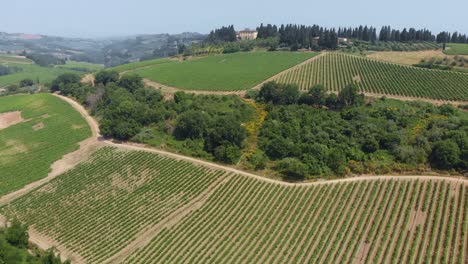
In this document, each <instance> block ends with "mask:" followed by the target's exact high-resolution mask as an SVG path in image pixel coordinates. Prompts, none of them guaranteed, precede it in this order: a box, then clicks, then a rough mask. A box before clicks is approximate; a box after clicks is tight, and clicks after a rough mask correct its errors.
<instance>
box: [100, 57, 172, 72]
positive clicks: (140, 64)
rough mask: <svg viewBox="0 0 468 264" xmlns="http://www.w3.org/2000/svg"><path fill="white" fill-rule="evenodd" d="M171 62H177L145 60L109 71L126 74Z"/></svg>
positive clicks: (170, 60)
mask: <svg viewBox="0 0 468 264" xmlns="http://www.w3.org/2000/svg"><path fill="white" fill-rule="evenodd" d="M169 62H176V61H175V60H172V59H168V58H163V59H155V60H145V61H139V62H133V63H128V64H122V65H119V66H115V67H112V68H109V69H108V70H112V71H118V72H126V71H131V70H135V69H138V68H142V67H148V66H152V65H158V64H163V63H169Z"/></svg>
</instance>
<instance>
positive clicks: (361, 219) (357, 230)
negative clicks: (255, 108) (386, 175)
mask: <svg viewBox="0 0 468 264" xmlns="http://www.w3.org/2000/svg"><path fill="white" fill-rule="evenodd" d="M467 220H468V188H467V186H466V184H465V185H463V184H459V183H455V182H451V183H448V182H445V181H429V180H414V181H413V180H375V181H358V182H352V183H343V184H323V185H318V186H314V187H286V186H279V185H275V184H271V183H265V182H261V181H257V180H254V179H248V178H245V177H236V178H235V179H232V180H230V181H229V182H228V183H227V184H225V185H224V186H222V187H221V188H219V189H218V190H217V191H216V192H215V193H214V194H213V195H212V197H211V198H210V199H209V201H208V202H207V204H206V205H205V206H204V207H203V208H202V209H200V210H199V211H197V212H196V213H194V214H192V215H191V216H190V217H188V218H186V219H185V220H184V221H182V222H180V223H179V224H177V225H175V226H173V227H171V228H167V229H163V230H161V232H160V233H159V234H158V235H157V236H156V237H155V238H154V239H153V240H152V242H151V243H150V244H148V245H147V246H146V247H144V248H141V249H140V250H139V251H137V252H136V253H135V254H133V255H132V256H130V257H129V258H128V259H127V260H126V262H127V263H169V262H171V263H172V262H173V263H234V262H235V263H238V262H243V263H352V262H353V263H384V262H385V263H422V262H427V263H429V262H431V263H460V264H461V263H464V262H465V260H466V254H467V253H466V252H467V249H468V245H467Z"/></svg>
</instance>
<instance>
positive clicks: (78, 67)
mask: <svg viewBox="0 0 468 264" xmlns="http://www.w3.org/2000/svg"><path fill="white" fill-rule="evenodd" d="M55 67H56V68H62V69H70V70H75V71H80V72H93V71H99V70H102V69H104V65H102V64H95V63H89V62H81V61H67V63H66V64H64V65H56V66H55Z"/></svg>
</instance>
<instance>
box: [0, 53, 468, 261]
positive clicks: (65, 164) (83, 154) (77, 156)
mask: <svg viewBox="0 0 468 264" xmlns="http://www.w3.org/2000/svg"><path fill="white" fill-rule="evenodd" d="M314 58H316V57H314ZM54 96H57V97H59V98H61V99H62V100H64V101H66V102H68V103H69V104H70V105H71V106H72V107H73V108H74V109H76V110H77V111H78V112H79V113H80V114H81V115H82V116H83V117H84V118H85V119H86V121H87V122H88V124H89V126H90V128H91V131H92V135H93V136H92V137H91V138H89V139H87V140H85V141H83V142H81V143H80V149H79V150H77V151H75V152H72V153H69V154H67V155H65V156H64V157H63V159H61V160H59V161H57V162H55V163H54V164H53V165H52V171H51V172H50V173H49V175H48V176H47V177H46V178H44V179H41V180H39V181H37V182H34V183H31V184H29V185H27V186H26V187H24V188H23V189H20V190H18V191H16V192H14V193H10V194H8V195H5V196H2V197H0V206H2V205H5V204H7V203H9V202H11V201H13V200H15V199H17V198H19V197H21V196H23V195H25V194H27V193H28V192H30V191H32V190H34V189H35V188H37V187H39V186H41V185H43V184H45V183H47V182H48V181H50V180H52V179H54V178H55V177H57V176H58V175H60V174H62V173H64V172H65V171H67V170H69V169H71V168H73V167H74V166H75V165H77V164H78V163H80V162H81V161H83V160H85V159H86V158H87V157H88V156H89V155H90V154H91V153H93V152H94V151H95V150H96V149H98V148H100V147H102V146H113V147H118V148H125V149H129V150H140V151H147V152H152V153H156V154H159V155H162V156H167V157H171V158H174V159H178V160H184V161H188V162H191V163H194V164H197V165H202V166H206V167H210V168H215V169H221V170H224V171H226V172H231V173H235V174H239V175H243V176H247V177H251V178H255V179H257V180H261V181H265V182H270V183H274V184H279V185H283V186H298V185H301V186H313V185H322V184H330V183H343V182H353V181H365V180H388V179H405V180H407V179H414V180H416V179H432V180H446V181H450V182H453V181H455V182H460V183H463V184H466V185H468V179H465V178H461V177H460V178H455V177H450V176H417V175H412V176H394V175H386V176H361V177H353V178H346V179H337V180H329V181H317V182H308V183H288V182H283V181H279V180H273V179H269V178H265V177H262V176H258V175H256V174H252V173H249V172H245V171H241V170H238V169H235V168H232V167H228V166H224V165H219V164H216V163H212V162H208V161H203V160H199V159H196V158H192V157H187V156H183V155H179V154H175V153H171V152H167V151H163V150H158V149H154V148H149V147H147V146H142V145H135V144H130V143H124V144H117V143H114V142H111V141H100V140H99V137H100V133H99V125H98V123H97V122H96V121H95V120H94V119H93V118H92V117H91V116H90V115H89V114H88V112H87V111H86V109H85V108H84V107H83V106H81V105H80V104H78V103H77V102H75V101H73V100H72V99H69V98H67V97H64V96H60V95H54ZM195 202H196V201H195ZM190 211H191V210H189V212H190ZM177 212H178V213H179V214H181V215H184V212H186V211H184V210H182V211H177ZM171 216H172V218H177V214H176V213H174V214H171ZM0 220H1V219H0ZM165 224H168V223H165ZM157 228H160V227H155V228H154V229H157ZM153 231H154V230H153ZM154 232H155V231H154ZM152 237H153V236H151V235H149V237H146V238H143V239H138V240H137V241H138V242H135V243H132V244H131V245H132V247H137V248H138V247H140V246H141V245H142V244H143V243H146V241H149V240H150V239H151V238H152ZM34 243H36V244H38V245H40V246H48V245H50V240H49V239H47V238H45V237H43V236H39V235H37V234H36V233H34ZM132 247H130V246H129V247H128V248H129V249H130V251H131V250H132V249H133V248H132ZM45 249H46V248H45ZM129 249H124V250H123V251H121V252H120V253H118V254H117V255H116V256H114V257H113V259H116V258H118V257H119V256H123V255H125V252H127V251H126V250H129ZM61 252H62V251H61ZM66 252H67V251H66V249H64V250H63V252H62V255H63V256H64V257H72V256H73V254H67V253H66ZM74 256H76V254H75V255H74ZM75 259H77V260H78V258H76V257H75Z"/></svg>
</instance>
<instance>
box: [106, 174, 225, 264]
mask: <svg viewBox="0 0 468 264" xmlns="http://www.w3.org/2000/svg"><path fill="white" fill-rule="evenodd" d="M228 179H229V176H226V175H225V176H223V177H220V178H219V179H218V180H216V181H215V182H213V183H212V184H211V185H210V186H208V187H207V189H206V190H205V191H203V192H202V193H201V194H200V195H199V196H197V197H195V198H193V199H192V200H191V201H190V202H189V203H188V204H186V205H184V206H182V207H181V208H179V209H177V210H176V211H174V212H173V213H171V214H170V215H168V216H167V217H166V218H164V219H163V220H162V221H160V222H159V223H158V224H156V225H154V226H152V227H150V228H149V229H148V230H143V231H142V232H141V233H140V234H138V235H137V237H138V239H137V240H135V241H133V242H132V243H130V244H129V245H127V246H126V247H125V248H124V249H122V250H120V251H119V253H117V254H116V255H114V256H113V257H111V258H109V259H107V260H104V261H103V262H102V263H121V262H122V261H123V260H124V259H125V258H126V257H127V256H129V255H130V254H132V253H133V252H135V251H136V250H138V249H139V248H141V247H143V246H145V245H146V244H148V243H149V242H150V241H151V239H153V237H155V236H156V235H157V234H158V233H159V232H160V231H161V230H162V229H163V228H169V227H171V226H172V225H174V224H176V223H177V222H179V221H180V220H181V219H182V218H184V217H185V216H186V215H188V214H190V213H192V212H193V211H196V210H198V209H200V208H201V207H202V206H203V205H204V204H205V202H206V200H208V198H209V197H210V195H211V194H212V193H213V192H214V191H215V190H216V189H217V188H219V186H221V185H223V184H225V183H226V181H227V180H228Z"/></svg>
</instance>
